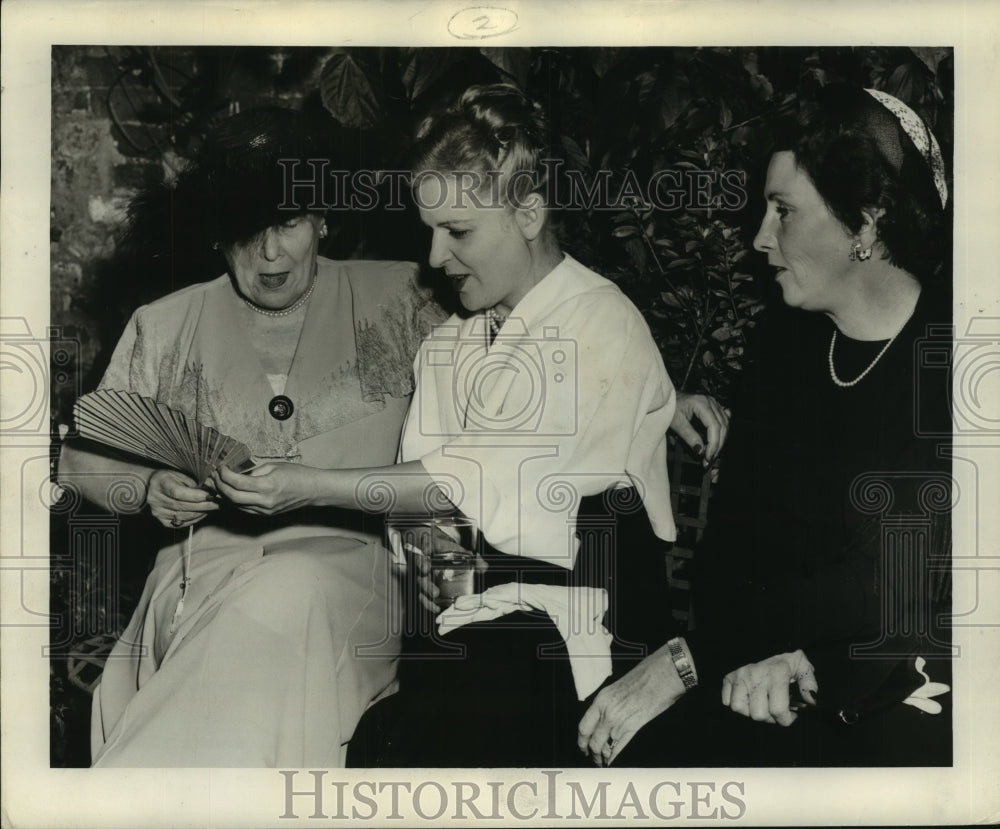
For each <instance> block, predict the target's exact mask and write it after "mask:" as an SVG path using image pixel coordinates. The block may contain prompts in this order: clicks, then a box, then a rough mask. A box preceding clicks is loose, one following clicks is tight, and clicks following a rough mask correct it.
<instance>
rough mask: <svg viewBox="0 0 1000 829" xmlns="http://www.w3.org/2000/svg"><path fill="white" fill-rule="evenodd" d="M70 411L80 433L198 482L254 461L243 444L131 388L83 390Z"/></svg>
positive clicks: (249, 465)
mask: <svg viewBox="0 0 1000 829" xmlns="http://www.w3.org/2000/svg"><path fill="white" fill-rule="evenodd" d="M73 415H74V419H75V420H76V426H77V430H78V431H79V433H80V437H82V438H86V439H87V440H93V441H97V442H98V443H103V444H105V445H107V446H112V447H114V448H115V449H119V450H121V451H123V452H127V453H128V454H130V455H137V456H138V457H140V458H144V459H146V460H150V461H154V462H156V463H161V464H164V465H165V466H169V467H171V468H173V469H177V470H179V471H181V472H185V473H187V474H188V475H190V476H191V477H192V478H193V479H194V480H195V481H197V482H198V483H199V484H203V483H204V482H205V481H206V480H207V479H208V478H209V476H211V474H212V472H213V471H214V470H215V469H217V468H218V467H220V466H226V467H229V468H230V469H233V470H235V471H237V472H246V471H248V470H249V469H251V468H252V467H253V466H254V465H255V464H254V461H253V459H252V457H251V455H250V449H249V448H248V447H247V446H246V445H245V444H242V443H240V442H239V441H237V440H234V439H233V438H231V437H228V436H227V435H224V434H222V433H221V432H219V431H217V430H216V429H213V428H211V427H210V426H204V425H202V424H201V423H198V422H197V421H193V420H191V419H189V418H188V417H186V416H185V415H184V414H183V413H182V412H179V411H177V410H176V409H171V408H170V407H169V406H165V405H163V404H162V403H158V402H157V401H155V400H153V399H152V398H149V397H142V396H140V395H138V394H136V393H134V392H127V391H117V390H114V389H99V390H98V391H95V392H91V393H90V394H85V395H84V396H83V397H81V398H80V399H79V400H77V402H76V405H75V406H74V407H73Z"/></svg>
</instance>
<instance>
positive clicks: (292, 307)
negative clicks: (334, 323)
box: [243, 271, 316, 317]
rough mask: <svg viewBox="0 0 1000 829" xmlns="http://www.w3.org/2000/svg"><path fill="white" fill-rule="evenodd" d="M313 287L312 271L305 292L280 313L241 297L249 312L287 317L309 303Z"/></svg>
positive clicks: (314, 280) (314, 284)
mask: <svg viewBox="0 0 1000 829" xmlns="http://www.w3.org/2000/svg"><path fill="white" fill-rule="evenodd" d="M315 287H316V271H313V278H312V282H310V283H309V287H308V288H307V289H306V292H305V293H304V294H302V296H300V297H299V298H298V299H297V300H295V302H293V303H292V304H291V305H289V306H288V307H287V308H282V309H281V310H280V311H272V310H271V309H270V308H261V307H260V306H259V305H257V304H255V303H253V302H251V301H250V300H249V299H247V298H246V297H243V301H244V302H245V303H246V304H247V308H249V309H250V310H251V311H256V312H257V313H258V314H263V315H264V316H265V317H287V316H288V315H289V314H294V313H295V312H296V311H298V310H299V308H301V307H302V306H303V305H305V304H306V303H307V302H308V301H309V297H311V296H312V292H313V288H315Z"/></svg>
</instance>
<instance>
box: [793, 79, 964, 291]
mask: <svg viewBox="0 0 1000 829" xmlns="http://www.w3.org/2000/svg"><path fill="white" fill-rule="evenodd" d="M780 150H790V151H792V152H793V153H794V154H795V161H796V164H797V165H798V167H799V169H801V170H803V171H804V172H805V173H806V174H807V175H808V176H809V178H810V179H811V180H812V182H813V185H814V186H815V187H816V190H817V191H818V192H819V194H820V196H822V198H823V199H824V201H825V202H826V204H827V206H828V207H829V208H830V211H831V212H832V213H833V215H834V216H835V217H836V218H837V219H838V220H839V221H840V222H841V224H843V225H844V227H846V228H847V229H848V231H850V232H851V233H857V232H858V231H859V230H860V229H861V225H862V222H863V217H862V211H864V210H871V209H873V208H874V209H878V208H881V209H882V210H883V211H884V213H883V215H882V216H881V217H880V218H879V219H878V221H877V224H876V229H877V235H878V239H879V240H880V241H881V242H882V244H883V245H884V247H885V251H886V254H885V258H887V259H888V261H889V262H891V263H892V264H894V265H896V266H897V267H899V268H902V269H903V270H905V271H907V272H908V273H910V274H912V275H913V276H914V277H916V278H917V279H918V280H920V281H921V282H923V281H926V280H929V279H933V278H936V277H942V276H945V275H946V274H950V268H951V262H950V254H951V226H950V220H949V216H950V210H949V209H947V208H946V207H945V206H943V205H942V204H941V197H940V195H939V194H938V191H937V189H936V187H935V186H934V179H933V175H932V172H931V167H930V164H929V161H928V160H927V159H925V158H924V156H923V155H922V154H921V153H920V151H919V150H918V149H917V147H916V145H915V144H914V143H913V141H912V140H911V139H910V138H909V136H908V135H907V134H906V132H905V131H904V130H903V128H902V126H901V125H900V122H899V120H898V119H897V118H896V116H895V115H893V113H891V112H890V111H889V110H888V109H886V108H885V107H884V106H883V105H882V104H881V103H879V102H878V101H877V100H876V99H875V98H873V97H872V96H871V95H869V94H868V93H867V92H865V91H864V90H863V89H860V88H858V87H853V86H847V85H843V84H836V85H831V86H829V87H825V88H824V89H822V90H820V92H819V93H818V95H817V96H816V97H815V98H813V99H811V100H809V101H807V102H804V103H803V104H802V105H801V106H800V110H799V112H798V113H797V115H796V116H794V117H791V118H789V119H786V120H784V121H782V122H781V123H780V124H779V125H778V128H777V129H776V131H775V146H774V151H775V152H777V151H780Z"/></svg>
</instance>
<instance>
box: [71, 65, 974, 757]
mask: <svg viewBox="0 0 1000 829" xmlns="http://www.w3.org/2000/svg"><path fill="white" fill-rule="evenodd" d="M953 73H954V63H953V54H952V50H951V49H949V48H933V47H922V48H905V47H824V48H811V47H761V48H753V47H732V48H729V47H711V48H621V47H587V48H547V47H531V48H411V47H369V48H281V47H238V48H237V47H226V48H221V47H205V48H179V47H132V48H128V47H113V48H106V49H105V48H101V49H95V48H94V47H57V48H55V49H54V50H53V78H54V86H53V157H54V161H53V188H54V200H53V202H54V208H53V323H54V324H56V325H61V326H62V330H63V333H64V334H68V335H70V336H75V337H76V338H77V339H78V340H79V342H80V343H81V344H82V346H81V349H80V351H79V354H80V356H79V358H78V361H77V362H76V363H73V364H71V365H69V366H62V367H61V368H62V370H63V371H64V372H68V373H69V374H70V375H71V376H75V377H76V378H77V379H79V382H78V383H74V382H68V383H64V384H62V385H60V386H59V387H58V388H54V389H53V414H54V419H55V425H56V426H58V425H60V424H66V423H67V422H68V415H69V411H70V409H71V406H72V402H73V396H74V390H75V389H76V388H77V387H80V388H82V389H83V390H84V391H86V390H88V389H89V388H91V387H92V386H93V385H94V384H95V383H96V380H97V378H98V377H99V376H100V374H101V372H102V371H103V369H104V366H105V365H106V362H107V359H108V357H109V354H110V349H111V348H112V347H113V346H114V343H115V342H116V340H117V337H118V334H119V332H120V331H121V329H122V327H123V326H124V323H125V320H126V319H127V316H128V314H129V313H131V311H132V310H133V309H134V308H135V307H136V306H138V305H139V304H141V303H142V302H146V301H149V300H151V299H153V298H156V297H158V296H162V295H164V294H166V293H168V292H169V291H171V290H175V289H177V288H179V287H181V286H183V285H185V284H190V283H193V282H197V281H201V280H203V279H207V278H211V277H213V276H215V275H217V274H218V273H221V272H222V270H223V268H224V265H223V263H222V261H221V259H220V258H218V257H217V255H216V254H212V253H211V252H210V251H207V250H205V249H203V248H202V247H201V246H198V245H195V244H192V239H191V238H189V237H188V236H186V235H184V234H182V233H181V232H180V230H179V228H176V227H173V226H169V225H168V226H164V227H159V228H154V230H158V231H159V232H160V233H161V234H167V236H166V237H165V238H166V242H165V247H163V246H162V245H161V246H160V247H161V249H163V250H166V251H168V253H167V254H165V255H159V256H155V257H154V256H151V255H150V251H151V250H152V249H153V248H152V247H150V248H146V249H143V247H142V246H140V247H138V248H136V247H133V248H126V247H124V246H122V245H120V244H116V243H115V240H114V237H113V233H111V232H110V231H109V235H108V236H107V237H106V238H105V237H102V236H100V234H98V233H97V232H96V231H93V229H92V228H89V227H87V226H86V225H85V223H84V226H83V227H82V229H81V222H80V221H77V220H76V219H73V218H72V217H71V216H70V215H69V214H70V213H72V211H73V210H74V209H76V208H73V207H72V205H73V204H85V203H86V200H85V199H83V200H82V201H81V200H79V199H78V201H76V202H74V201H72V198H76V197H77V196H80V198H81V199H82V196H81V191H80V188H81V187H82V186H84V183H85V182H86V181H87V179H86V177H85V176H82V175H81V174H80V170H79V169H76V170H74V169H73V165H74V164H77V165H79V164H81V163H82V162H81V161H80V160H79V159H78V158H77V157H76V156H72V155H71V154H68V153H66V152H61V148H63V147H65V146H67V145H66V144H64V143H63V142H64V141H67V140H68V139H67V136H70V137H72V135H73V134H74V133H73V132H72V130H73V129H76V130H77V131H79V130H80V129H83V128H84V127H86V128H87V129H91V130H93V131H96V132H97V133H99V134H98V135H97V137H96V139H95V142H96V143H95V145H96V146H98V147H101V146H106V145H109V146H111V147H112V149H111V150H109V152H111V153H112V155H114V157H115V158H116V159H118V161H114V162H113V164H115V165H117V166H116V167H115V169H114V171H113V172H114V173H115V175H113V176H112V179H113V180H112V188H111V192H110V194H108V196H107V198H108V200H109V202H111V203H117V204H120V203H121V202H122V201H123V200H124V199H127V198H128V197H129V196H130V195H131V194H132V193H134V192H135V191H136V188H138V187H140V186H143V185H145V184H149V183H155V182H156V181H160V180H162V179H163V177H165V176H166V177H169V176H171V175H172V174H173V173H174V172H175V171H176V170H178V169H179V168H180V167H181V166H182V165H183V164H184V162H185V159H186V158H189V157H190V156H191V154H192V153H193V152H194V151H195V150H196V149H197V147H198V146H199V144H200V142H201V141H202V139H203V136H204V135H205V133H206V132H207V131H208V130H210V129H211V127H212V126H213V125H214V124H215V123H217V122H218V121H219V120H220V119H221V118H223V117H225V116H226V115H228V114H229V113H231V112H232V111H234V110H236V109H247V108H251V107H253V106H257V105H263V104H275V103H279V104H283V105H287V106H293V107H301V108H302V109H303V110H304V111H306V112H309V113H311V114H313V115H314V116H315V117H316V120H317V123H318V124H319V125H320V126H321V127H322V129H324V130H325V131H327V134H328V138H329V141H330V146H331V147H333V148H334V151H335V153H336V156H337V157H336V158H335V164H336V165H338V166H340V167H341V168H342V169H349V170H353V169H361V168H366V169H372V170H387V169H398V168H399V167H400V166H401V163H402V159H403V156H404V153H405V148H406V144H407V136H408V135H409V132H410V130H411V127H412V124H413V123H414V119H415V118H418V117H419V116H420V115H421V114H423V113H424V112H426V111H427V109H428V108H430V107H432V106H434V105H435V104H437V103H439V102H441V101H444V100H447V99H450V98H451V97H453V96H454V95H455V94H456V93H457V92H458V91H460V90H461V89H463V88H464V87H465V86H467V85H469V84H471V83H490V82H495V81H506V82H511V83H515V84H517V85H519V86H521V87H522V88H523V89H524V90H525V91H526V92H527V93H528V94H529V95H531V96H532V97H534V98H535V99H537V100H539V101H540V102H542V103H543V104H544V105H545V106H546V108H547V110H548V112H549V114H550V118H551V122H552V144H553V150H554V154H555V155H557V156H558V157H561V158H563V159H564V160H565V162H566V166H567V167H568V168H571V169H575V170H578V171H580V172H581V173H583V174H584V176H585V177H589V176H595V175H597V174H598V173H600V174H601V175H606V176H608V177H609V192H610V193H612V194H618V192H619V190H621V188H622V187H626V186H627V185H629V184H630V182H631V181H632V180H633V177H634V181H637V182H639V183H640V185H643V184H644V183H645V182H648V181H649V180H650V177H651V176H652V175H653V174H655V173H656V172H658V171H662V170H670V171H676V173H677V174H678V175H683V176H687V177H688V178H687V179H686V180H685V181H689V180H690V179H691V176H693V175H694V174H695V173H698V171H705V172H708V173H709V174H714V176H715V177H714V178H711V176H709V177H707V178H706V179H705V180H703V181H702V182H701V183H700V184H698V186H696V187H695V188H694V190H692V191H689V192H687V193H686V194H685V196H684V197H683V198H682V199H681V203H680V204H679V205H678V206H677V208H676V209H660V208H657V207H655V206H654V205H653V204H651V203H650V200H649V199H648V198H646V196H647V195H648V194H644V193H642V192H632V191H629V190H626V191H625V194H624V195H625V196H629V195H631V196H632V198H623V199H621V200H620V203H619V204H618V206H617V207H616V208H615V209H611V210H600V209H596V208H592V209H585V210H580V211H572V212H569V211H567V212H566V213H565V214H564V215H562V216H561V217H560V223H561V233H562V237H563V244H564V246H565V248H566V249H567V250H568V251H569V252H570V253H572V254H573V255H574V256H576V257H577V258H578V259H580V260H581V261H582V262H583V263H584V264H586V265H588V266H590V267H592V268H593V269H595V270H596V271H598V272H599V273H602V274H604V275H605V276H607V277H608V278H610V279H613V280H614V281H616V282H617V283H618V284H619V285H620V286H621V288H622V289H623V290H624V291H625V292H626V293H627V294H628V295H629V296H630V297H631V298H632V300H633V301H634V302H635V303H636V305H637V306H638V307H639V308H640V310H641V311H642V312H643V314H644V315H645V316H646V319H647V321H648V322H649V325H650V328H651V330H652V332H653V335H654V337H655V339H656V342H657V344H658V345H659V347H660V349H661V352H662V354H663V357H664V361H665V363H666V365H667V368H668V370H669V372H670V374H671V377H672V378H673V379H674V382H675V384H676V385H677V386H678V387H679V388H681V389H683V390H687V391H703V392H708V393H711V394H714V395H715V396H717V397H718V398H720V399H722V400H723V401H725V400H727V399H728V396H729V393H730V389H731V388H732V386H733V384H734V382H736V380H737V379H738V377H739V374H740V372H741V371H742V370H743V369H744V367H745V364H746V360H747V359H748V353H747V344H748V333H749V332H750V331H751V330H752V329H753V327H754V326H755V325H756V323H757V321H758V319H759V317H760V315H761V313H763V312H764V310H765V308H766V306H767V304H768V302H769V301H770V300H771V299H773V298H772V297H771V296H770V292H771V289H772V286H771V285H770V284H769V281H768V279H767V278H766V275H765V274H764V273H763V269H762V267H761V265H762V262H761V261H760V260H761V259H762V257H759V256H758V255H756V254H755V253H754V252H753V250H752V248H751V242H752V238H753V234H754V232H755V230H756V226H757V223H758V222H759V219H760V206H761V205H762V199H761V198H760V196H759V193H760V192H761V185H762V172H763V169H764V166H765V164H766V161H767V158H768V157H769V154H770V153H769V141H768V127H769V124H770V122H771V119H772V118H773V117H774V116H775V115H776V114H777V113H779V112H782V111H787V110H790V109H792V108H794V107H796V106H797V105H798V103H799V101H800V100H804V99H805V98H807V97H808V96H809V95H810V94H811V93H812V92H813V91H815V90H816V89H817V88H819V87H821V86H823V85H825V84H827V83H830V82H832V81H838V80H845V81H849V82H853V83H856V84H858V85H862V86H868V87H876V88H880V89H883V90H885V91H887V92H889V93H891V94H893V95H895V96H897V97H899V98H900V99H902V100H903V101H905V102H906V103H908V104H909V105H910V106H911V107H913V108H914V109H915V110H916V111H917V112H919V113H920V114H921V115H922V116H924V118H925V119H926V120H927V121H928V123H929V124H930V125H931V126H932V127H933V128H934V130H935V132H936V134H937V136H938V138H939V140H940V141H941V146H942V150H943V152H944V155H945V162H946V166H947V168H948V169H949V170H950V169H951V159H952V149H953V136H952V133H953V122H952V118H953V111H954V100H953ZM73 84H76V85H75V86H74V85H73ZM81 90H83V91H84V92H85V94H86V100H83V102H82V103H81V98H80V96H81V95H82V94H84V92H82V91H81ZM84 116H86V117H87V118H89V120H86V119H85V118H84ZM74 119H76V121H74ZM102 130H103V131H104V132H103V133H102V132H101V131H102ZM104 133H106V135H105V134H104ZM115 154H117V155H115ZM123 157H124V158H126V159H127V160H128V161H129V164H128V165H124V164H120V163H119V162H120V159H121V158H123ZM126 166H127V167H128V171H129V174H128V175H124V174H122V175H119V173H120V172H121V171H122V170H124V169H125V167H126ZM601 171H606V172H601ZM727 171H730V172H731V174H733V175H736V176H737V177H738V178H735V179H734V178H726V179H724V178H723V177H722V174H724V173H726V172H727ZM74 173H75V174H76V178H75V179H74ZM96 178H97V179H101V178H102V176H101V175H96ZM734 182H736V184H737V185H738V186H734ZM949 184H950V182H949ZM640 189H641V188H640ZM57 192H58V193H59V194H63V193H65V194H69V196H71V197H72V198H70V199H69V201H68V202H67V203H68V204H69V205H70V206H69V207H65V208H62V207H61V205H62V204H63V200H62V198H60V199H59V200H57V199H55V194H56V193H57ZM734 193H735V195H734ZM90 204H91V207H90V213H91V215H92V216H93V215H94V213H95V210H94V209H93V197H91V202H90ZM61 210H63V211H64V212H60V211H61ZM77 212H79V211H78V210H77ZM71 219H72V220H71ZM329 224H330V229H331V236H330V238H329V239H328V240H327V242H326V247H325V248H324V249H323V251H322V253H324V255H327V256H331V257H334V258H338V257H339V258H343V257H363V258H398V259H410V260H416V261H423V260H424V257H425V255H426V251H425V247H426V237H425V235H424V232H423V231H422V230H421V229H420V227H419V223H418V222H417V221H416V219H415V217H414V215H413V211H411V210H408V211H403V212H388V211H383V210H375V211H371V212H338V213H336V214H335V215H334V216H333V217H331V221H330V222H329ZM71 231H72V232H71ZM81 239H83V240H85V241H87V240H89V242H87V244H81ZM95 240H96V241H95ZM161 241H162V240H161ZM74 245H75V247H73V246H74ZM81 249H82V250H84V253H83V254H80V253H79V251H80V250H81ZM67 273H68V274H70V275H71V277H72V279H68V278H67V277H66V276H65V274H67ZM67 285H68V287H67ZM608 333H609V336H614V332H608ZM65 520H66V519H65V515H64V514H63V515H56V516H54V517H53V535H52V538H53V556H54V557H57V556H59V555H62V556H65V557H66V560H67V561H71V562H76V563H75V564H74V565H72V566H71V567H70V568H69V569H62V570H60V569H56V568H54V569H53V603H52V612H53V614H56V617H57V619H59V620H61V621H60V622H59V623H57V625H56V627H55V628H54V634H53V635H54V639H55V638H56V637H61V638H60V639H59V641H62V639H64V638H66V637H67V636H68V637H69V639H71V640H74V639H75V640H83V639H85V638H86V637H87V636H93V635H95V634H100V633H113V632H114V631H115V630H116V629H118V628H120V626H121V624H122V623H123V621H124V619H126V618H127V616H128V615H129V612H130V610H131V606H129V605H130V602H131V603H134V601H135V598H137V595H138V593H137V587H136V586H137V585H138V586H140V587H141V579H142V575H143V573H144V567H145V561H146V560H145V559H141V561H142V562H143V564H142V566H136V565H135V564H134V562H132V563H131V564H129V565H128V567H125V568H121V569H120V570H117V571H115V572H116V573H117V575H116V576H115V578H114V579H113V580H112V586H113V587H114V591H113V592H114V600H113V601H109V595H111V591H110V588H109V587H108V585H107V584H99V583H96V582H95V581H94V578H93V572H94V570H93V562H92V561H90V560H89V559H88V560H87V561H83V562H82V564H81V562H77V561H76V559H77V558H78V556H76V555H75V551H73V550H71V549H67V548H66V544H68V543H69V542H68V538H69V535H68V534H67V532H66V528H65V526H64V524H65ZM141 520H142V519H133V521H141ZM60 522H62V523H60ZM146 530H147V531H148V525H146ZM133 532H134V531H133V530H130V529H128V522H127V521H126V522H125V524H123V526H122V528H121V530H120V535H119V536H118V537H119V542H118V545H117V546H118V549H124V547H125V546H130V545H129V540H130V539H131V538H134V537H135V536H134V535H133V534H132V533H133ZM60 545H62V546H61V547H60ZM136 547H138V548H139V549H141V550H142V553H141V555H142V556H148V555H150V554H151V552H152V548H151V547H149V544H148V543H143V544H140V545H136ZM147 548H149V549H147ZM133 555H135V554H133ZM74 568H75V569H74ZM81 568H82V569H81ZM88 568H89V569H88ZM132 571H135V572H132ZM121 596H124V597H125V599H123V600H121V601H119V598H120V597H121ZM111 606H113V607H114V608H115V610H114V612H108V608H109V607H111ZM74 619H76V620H78V622H79V620H80V619H89V620H92V621H91V622H90V623H87V624H84V623H74V622H73V620H74ZM67 631H69V633H67ZM52 702H53V709H52V710H53V719H52V722H53V727H52V757H53V764H54V765H85V764H87V760H88V755H87V750H86V743H85V738H82V737H81V734H84V735H85V733H86V730H85V728H83V729H82V730H81V725H80V723H81V722H85V718H86V717H87V709H88V707H89V698H87V697H85V696H84V695H82V694H80V693H76V692H75V691H74V690H73V689H72V688H71V686H70V685H69V684H68V681H67V677H66V673H65V667H64V661H63V660H61V659H56V660H54V661H53V699H52Z"/></svg>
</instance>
